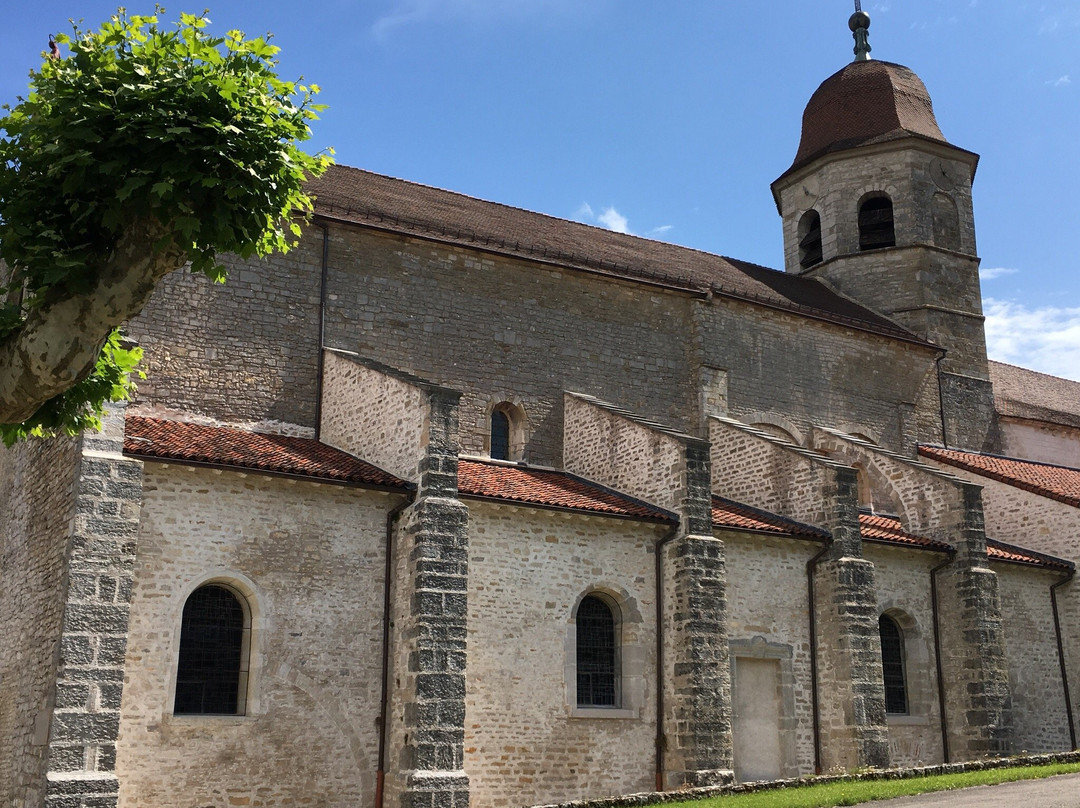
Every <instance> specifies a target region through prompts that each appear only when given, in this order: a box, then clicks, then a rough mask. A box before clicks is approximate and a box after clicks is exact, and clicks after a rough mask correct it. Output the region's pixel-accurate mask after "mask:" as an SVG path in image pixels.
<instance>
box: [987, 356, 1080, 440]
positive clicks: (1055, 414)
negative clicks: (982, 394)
mask: <svg viewBox="0 0 1080 808" xmlns="http://www.w3.org/2000/svg"><path fill="white" fill-rule="evenodd" d="M990 381H991V382H993V383H994V407H995V409H997V411H998V412H999V413H1001V414H1002V415H1007V416H1012V417H1014V418H1030V419H1033V420H1036V421H1047V422H1049V423H1052V424H1064V425H1065V426H1072V427H1080V382H1074V381H1070V380H1069V379H1061V378H1058V377H1057V376H1050V375H1048V374H1046V373H1039V372H1037V371H1034V370H1028V369H1027V368H1020V367H1017V366H1016V365H1006V364H1005V363H1004V362H993V361H991V362H990Z"/></svg>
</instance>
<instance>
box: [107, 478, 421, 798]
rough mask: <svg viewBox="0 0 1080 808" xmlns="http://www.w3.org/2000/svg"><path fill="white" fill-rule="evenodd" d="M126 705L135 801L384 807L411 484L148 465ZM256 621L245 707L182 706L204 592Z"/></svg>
mask: <svg viewBox="0 0 1080 808" xmlns="http://www.w3.org/2000/svg"><path fill="white" fill-rule="evenodd" d="M143 490H144V496H145V501H144V505H143V518H142V524H141V527H140V535H139V548H138V557H137V560H136V571H137V575H136V583H135V587H134V592H133V597H132V605H131V618H130V634H129V639H128V648H127V659H126V677H127V682H126V686H125V689H124V699H123V705H122V709H121V728H120V743H119V749H118V757H117V774H118V775H119V777H120V782H121V799H120V805H121V806H128V807H129V808H142V806H149V805H152V806H155V808H181V807H182V808H189V807H190V806H193V805H199V806H201V805H215V806H216V805H222V806H226V805H259V804H263V805H319V806H327V808H331V807H332V806H342V808H344V806H357V805H371V804H372V801H373V799H374V790H375V768H376V765H375V752H376V747H377V733H378V728H377V726H376V719H377V716H378V711H379V692H380V691H379V685H380V681H381V665H380V658H381V657H380V651H381V644H382V624H381V614H382V597H383V569H384V555H383V552H384V548H383V545H384V532H385V518H386V513H387V512H388V511H389V510H390V509H391V508H392V507H394V506H395V505H397V504H398V503H399V502H400V501H401V497H399V496H395V495H391V494H384V493H378V492H368V491H363V490H359V489H353V488H346V487H341V486H333V485H319V484H314V483H308V482H299V481H292V480H284V479H277V478H271V477H265V476H260V475H257V474H250V475H249V474H241V473H235V472H222V471H213V470H208V469H198V468H190V467H185V466H177V465H168V464H162V463H146V464H145V476H144V483H143ZM208 581H220V582H225V583H227V584H229V585H230V586H231V587H233V588H234V589H235V590H237V591H239V592H240V593H241V594H243V595H244V596H245V598H246V600H247V606H248V608H249V610H250V618H251V629H252V633H251V655H250V671H251V672H250V680H249V685H248V694H247V703H246V709H245V714H244V715H238V716H175V715H173V694H174V686H175V675H176V668H175V666H176V659H177V653H178V643H179V636H178V635H179V629H180V621H181V615H182V611H183V607H184V603H185V601H186V599H187V597H188V595H189V594H190V593H191V592H192V591H193V590H194V589H195V588H196V587H198V586H200V585H202V584H204V583H206V582H208Z"/></svg>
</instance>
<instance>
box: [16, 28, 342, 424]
mask: <svg viewBox="0 0 1080 808" xmlns="http://www.w3.org/2000/svg"><path fill="white" fill-rule="evenodd" d="M162 12H163V9H162V8H160V7H159V8H158V9H157V14H161V13H162ZM208 22H209V20H208V19H207V17H206V16H205V14H204V15H203V16H196V15H192V14H181V15H180V21H179V22H178V23H176V24H174V25H172V26H168V27H159V24H158V17H157V16H130V17H129V16H127V14H126V13H125V12H124V10H123V9H121V10H120V11H119V12H118V13H117V15H116V16H114V17H113V18H112V19H111V20H110V21H109V22H107V23H105V24H104V25H103V26H102V27H101V29H100V30H99V31H93V32H86V31H82V30H80V29H79V27H78V26H77V25H75V24H74V23H73V26H72V27H73V32H72V34H71V35H70V36H67V35H59V36H57V37H56V41H57V42H59V43H61V44H64V45H67V46H68V48H69V49H70V55H69V56H68V57H67V58H62V59H51V58H50V59H46V60H45V62H44V63H43V64H42V66H41V68H40V69H39V70H36V71H32V72H31V74H30V80H31V83H30V88H31V92H30V93H29V94H28V96H27V97H26V98H25V99H23V98H20V99H19V100H18V103H17V105H16V106H14V107H8V106H5V107H3V109H4V110H5V111H6V115H5V116H4V117H3V118H0V131H2V132H3V133H4V135H3V136H2V137H0V270H2V271H0V284H2V285H0V437H3V439H4V441H5V443H8V444H9V445H10V444H11V443H12V442H14V441H15V440H18V439H19V438H21V437H24V436H26V435H29V434H37V435H47V434H53V433H56V432H66V433H68V434H75V433H77V432H78V431H79V430H81V429H83V428H86V427H89V426H96V425H99V423H100V419H99V417H100V415H101V414H102V413H103V411H104V406H105V404H106V403H107V402H109V401H117V400H121V399H125V398H129V397H130V396H131V394H132V392H133V389H134V386H133V383H132V382H131V380H130V374H131V373H132V371H133V370H134V369H135V366H136V364H137V362H138V359H139V357H140V351H139V350H138V349H137V348H130V347H127V346H125V344H124V341H123V339H122V335H121V334H120V332H119V331H118V327H119V326H120V325H121V324H122V323H123V322H124V321H125V320H127V319H128V318H130V317H132V316H134V315H136V314H137V313H138V312H139V311H140V310H141V309H142V307H143V306H144V305H145V303H146V301H147V300H148V298H149V296H150V294H151V292H152V291H153V289H154V286H155V284H156V283H157V282H158V281H159V280H160V279H161V278H163V277H164V276H165V275H166V274H168V273H169V272H172V271H174V270H176V269H178V268H180V267H182V266H184V265H185V264H188V263H190V267H191V271H192V272H200V273H203V274H205V275H207V276H209V277H210V278H212V279H213V280H215V281H222V280H224V268H223V267H222V266H221V265H220V264H219V263H218V261H217V260H216V256H217V254H218V253H226V252H227V253H235V254H237V255H240V256H241V257H251V256H262V255H266V254H269V253H271V252H274V251H285V250H288V249H289V248H290V247H292V246H293V245H295V243H296V241H297V239H298V237H299V235H300V225H301V221H300V220H301V219H304V218H306V217H308V216H310V213H311V210H312V201H311V199H310V198H309V197H308V196H307V194H305V193H304V188H303V186H304V182H305V181H306V179H307V178H308V177H310V176H316V175H319V174H321V173H322V172H323V171H325V170H326V168H327V166H328V165H329V164H330V157H329V155H327V154H322V153H320V154H317V155H309V154H306V153H305V152H303V151H301V150H300V148H299V146H298V145H297V144H298V143H300V142H302V141H304V140H307V139H308V138H309V137H310V135H311V130H310V128H309V125H308V124H309V122H310V121H311V120H313V119H315V118H316V113H317V112H318V111H319V110H321V109H322V107H321V106H320V105H317V104H314V103H313V96H314V95H315V94H317V93H318V92H319V88H318V86H317V85H307V86H305V85H303V84H299V83H296V82H288V81H282V80H281V79H280V78H278V75H277V71H276V68H277V64H278V63H277V60H276V58H275V55H276V54H277V52H278V50H279V49H278V48H276V47H274V46H273V45H271V44H270V43H269V42H268V41H267V38H258V39H250V40H249V39H245V37H244V35H243V33H242V32H240V31H229V32H228V33H227V34H226V35H225V36H224V37H212V36H210V35H209V34H208V33H207V31H206V26H207V24H208Z"/></svg>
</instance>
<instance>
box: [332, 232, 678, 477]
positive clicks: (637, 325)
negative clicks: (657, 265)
mask: <svg viewBox="0 0 1080 808" xmlns="http://www.w3.org/2000/svg"><path fill="white" fill-rule="evenodd" d="M329 256H330V272H329V287H328V294H329V298H330V301H331V309H330V310H329V311H328V313H327V333H328V336H327V340H328V344H329V345H330V346H332V347H335V348H341V349H345V350H350V351H354V352H356V353H357V354H359V355H361V356H365V357H369V358H372V359H375V360H378V361H380V362H383V363H385V364H387V365H390V366H393V367H398V368H401V369H402V370H406V371H409V372H411V373H414V374H416V375H418V376H420V377H422V378H425V379H429V380H430V381H432V382H434V383H437V384H441V385H446V386H449V387H452V388H454V389H457V390H461V391H463V393H464V395H463V396H462V399H461V415H460V421H461V426H462V430H461V444H462V451H463V452H464V453H466V454H481V453H482V452H483V451H484V439H485V435H486V433H487V431H488V429H489V428H490V427H489V425H488V423H487V416H488V412H489V410H490V406H491V401H492V399H493V398H496V397H498V398H500V399H511V400H514V401H515V402H517V403H519V404H520V405H521V406H522V408H523V409H524V411H525V413H526V414H527V415H528V418H529V422H530V423H529V430H528V431H529V434H530V438H529V445H528V446H527V447H526V448H525V459H526V460H528V461H529V462H533V463H538V464H542V465H557V464H558V463H559V462H560V460H561V456H562V436H563V429H562V412H561V409H562V400H563V399H562V394H563V391H564V390H582V391H585V392H588V393H590V394H592V395H595V396H598V397H599V398H602V399H606V400H609V401H616V402H618V403H619V404H620V405H621V406H625V407H628V408H629V409H632V410H634V411H635V412H641V413H644V414H646V415H648V416H649V417H653V418H656V419H658V420H661V421H663V422H664V423H670V424H672V425H673V426H675V427H676V428H687V427H688V426H689V425H690V423H691V420H692V413H693V412H694V411H695V410H696V408H697V404H696V402H697V391H696V388H695V387H694V385H693V383H692V381H691V379H692V367H691V364H692V363H691V360H690V357H689V356H688V353H687V350H686V335H687V333H688V331H689V319H688V308H687V302H686V300H687V296H686V295H685V294H684V293H681V292H672V291H667V290H663V289H660V288H656V287H652V288H648V287H643V286H642V285H640V284H632V283H627V282H623V281H618V280H614V279H611V278H601V277H597V276H590V275H588V274H585V273H581V272H573V271H567V270H561V269H558V268H554V267H548V266H543V265H540V264H535V263H530V262H527V261H523V260H519V259H512V258H504V257H496V256H492V255H486V254H483V253H479V252H477V251H475V250H468V249H464V248H459V247H453V246H449V245H442V244H437V243H434V242H429V241H422V240H419V239H413V238H405V237H399V236H395V235H392V234H383V233H377V232H375V231H372V230H367V229H361V228H356V227H344V226H337V225H334V226H332V227H331V232H330V251H329Z"/></svg>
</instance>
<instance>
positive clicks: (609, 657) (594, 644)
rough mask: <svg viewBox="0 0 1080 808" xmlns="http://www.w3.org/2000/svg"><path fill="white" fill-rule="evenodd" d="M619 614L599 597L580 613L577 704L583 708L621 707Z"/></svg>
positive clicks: (582, 606) (581, 607)
mask: <svg viewBox="0 0 1080 808" xmlns="http://www.w3.org/2000/svg"><path fill="white" fill-rule="evenodd" d="M616 652H617V647H616V637H615V615H614V614H613V613H612V611H611V607H610V606H608V604H607V603H605V602H604V601H603V600H601V599H600V598H598V597H596V596H595V595H589V596H587V597H585V598H584V599H583V600H582V601H581V604H580V605H579V606H578V611H577V703H578V706H579V707H618V706H619V704H618V693H619V674H618V661H617V653H616Z"/></svg>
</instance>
